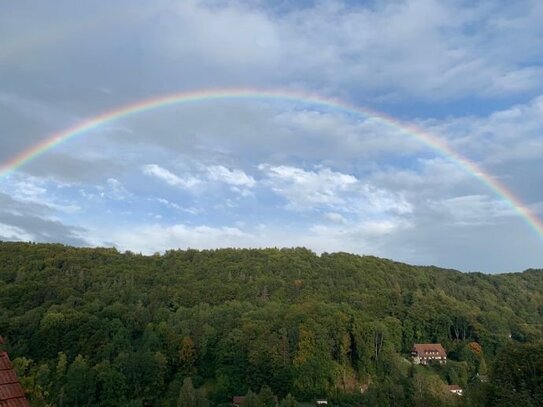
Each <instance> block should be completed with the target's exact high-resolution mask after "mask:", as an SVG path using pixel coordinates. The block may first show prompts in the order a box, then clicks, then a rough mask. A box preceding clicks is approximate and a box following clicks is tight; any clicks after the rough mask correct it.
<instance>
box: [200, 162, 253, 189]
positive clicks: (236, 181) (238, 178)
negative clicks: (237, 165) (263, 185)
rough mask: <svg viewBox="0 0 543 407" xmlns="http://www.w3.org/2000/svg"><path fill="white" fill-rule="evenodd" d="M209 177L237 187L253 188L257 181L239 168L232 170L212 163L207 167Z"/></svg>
mask: <svg viewBox="0 0 543 407" xmlns="http://www.w3.org/2000/svg"><path fill="white" fill-rule="evenodd" d="M207 177H208V179H210V180H211V181H219V182H224V183H226V184H229V185H233V186H237V187H246V188H252V187H254V185H255V184H256V181H255V179H254V178H253V177H251V176H250V175H247V174H246V173H245V172H244V171H242V170H239V169H233V170H230V169H228V168H226V167H223V166H222V165H212V166H210V167H208V168H207Z"/></svg>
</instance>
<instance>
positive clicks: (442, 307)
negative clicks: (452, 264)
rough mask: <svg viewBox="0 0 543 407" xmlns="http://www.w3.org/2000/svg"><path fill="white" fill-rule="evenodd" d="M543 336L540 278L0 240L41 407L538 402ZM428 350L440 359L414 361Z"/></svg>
mask: <svg viewBox="0 0 543 407" xmlns="http://www.w3.org/2000/svg"><path fill="white" fill-rule="evenodd" d="M542 327H543V270H528V271H525V272H523V273H512V274H501V275H487V274H481V273H461V272H458V271H453V270H444V269H439V268H436V267H415V266H409V265H406V264H402V263H397V262H393V261H389V260H383V259H379V258H376V257H370V256H355V255H350V254H345V253H334V254H322V255H321V256H317V255H316V254H314V253H313V252H311V251H309V250H307V249H303V248H298V249H262V250H241V249H239V250H238V249H235V250H234V249H222V250H206V251H196V250H185V251H169V252H167V253H165V254H164V255H153V256H142V255H136V254H133V253H128V252H127V253H119V252H118V251H116V250H114V249H87V248H73V247H67V246H62V245H45V244H26V243H0V335H3V336H4V337H5V338H6V339H7V342H8V345H7V347H8V350H9V352H10V355H11V357H12V358H14V359H15V364H16V365H17V368H18V370H19V373H20V375H21V377H22V381H23V385H24V386H25V387H26V389H27V391H28V392H29V395H30V397H31V398H32V400H33V403H34V405H64V406H71V405H73V406H76V405H97V406H115V405H119V406H147V405H149V406H159V405H165V406H170V405H171V406H175V405H182V404H183V403H182V401H181V398H180V387H181V384H182V382H183V380H184V379H185V378H186V377H191V378H192V382H193V384H194V386H195V387H199V388H200V393H198V394H202V395H203V394H205V397H207V398H208V399H209V400H210V401H211V403H212V404H213V405H215V404H220V403H225V402H228V401H229V400H230V399H231V397H232V396H234V395H243V394H246V393H247V392H248V391H249V390H250V389H252V390H253V391H255V392H259V391H261V389H263V388H264V389H265V390H269V389H267V387H266V386H269V387H271V390H272V391H273V392H274V393H275V394H276V395H277V396H278V397H279V399H282V398H283V397H285V396H286V395H287V393H291V394H292V395H293V396H294V397H295V398H296V399H298V400H300V401H301V400H303V401H310V400H314V399H315V398H317V397H327V398H329V399H330V400H333V401H336V402H342V403H347V404H351V405H383V406H387V405H397V406H401V405H406V406H407V405H426V406H431V405H436V406H437V405H509V404H500V403H513V402H524V403H525V404H526V403H532V404H526V405H534V406H537V405H543V404H541V403H543V401H542V400H543V398H539V403H540V404H537V403H538V401H537V397H543V395H542V394H540V393H537V389H538V388H539V389H540V390H539V392H541V388H543V381H542V377H543V347H542V345H541V339H542V333H543V329H542ZM426 342H440V343H441V344H442V345H443V346H444V348H445V349H446V350H447V352H448V355H449V361H448V363H447V364H446V365H445V366H430V367H421V366H413V365H412V364H411V363H410V362H409V357H408V356H409V351H410V349H411V347H412V345H413V344H414V343H426ZM511 355H514V361H513V360H510V359H511V358H512V356H511ZM526 355H530V356H529V357H528V358H526V357H525V356H526ZM534 358H535V360H534ZM537 358H539V359H537ZM523 360H524V361H526V363H529V365H526V366H524V365H522V361H523ZM519 363H520V364H521V365H519ZM530 363H531V364H530ZM496 366H499V369H497V368H495V367H496ZM534 366H535V367H534ZM524 369H526V375H525V376H526V377H525V376H524ZM534 369H535V370H534ZM537 369H539V370H537ZM528 372H529V373H528ZM534 372H535V373H536V374H535V376H534ZM487 377H488V378H489V380H486V378H487ZM481 379H482V380H481ZM445 384H459V385H461V386H462V387H463V388H464V389H465V395H464V396H463V397H458V396H453V395H451V393H450V392H448V391H447V390H446V387H444V386H445ZM538 386H539V387H538ZM534 389H535V390H534ZM182 393H183V392H181V395H182ZM202 397H203V396H202ZM514 397H517V398H514ZM289 400H291V399H290V398H289ZM533 400H536V401H535V402H533ZM178 403H181V404H178ZM534 403H535V404H534Z"/></svg>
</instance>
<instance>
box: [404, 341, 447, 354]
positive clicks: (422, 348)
mask: <svg viewBox="0 0 543 407" xmlns="http://www.w3.org/2000/svg"><path fill="white" fill-rule="evenodd" d="M412 352H417V354H418V355H419V356H426V355H432V354H434V353H437V354H438V355H440V356H447V352H446V351H445V349H444V348H443V346H441V344H440V343H416V344H415V345H413V349H412Z"/></svg>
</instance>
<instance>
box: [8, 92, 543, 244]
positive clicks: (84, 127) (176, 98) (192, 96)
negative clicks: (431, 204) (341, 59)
mask: <svg viewBox="0 0 543 407" xmlns="http://www.w3.org/2000/svg"><path fill="white" fill-rule="evenodd" d="M227 99H255V100H256V99H264V100H280V101H290V102H295V103H300V104H304V105H312V106H315V107H321V108H328V109H335V110H340V111H343V112H346V113H350V114H356V115H363V116H364V117H371V118H374V119H377V120H379V121H380V122H381V123H383V124H385V125H387V126H389V127H392V128H395V129H397V130H400V131H401V132H402V133H404V134H406V135H409V136H411V137H413V138H415V139H417V140H419V141H420V142H422V143H424V144H426V145H427V146H429V147H430V148H432V149H433V150H435V151H436V152H438V153H439V154H441V155H444V156H446V157H447V158H448V159H450V160H451V161H453V162H455V163H456V164H457V165H459V166H460V167H462V168H463V169H464V170H465V171H467V172H468V173H470V174H471V175H473V176H474V177H475V178H477V179H478V180H479V181H481V182H482V183H483V184H485V185H486V186H487V187H488V188H489V189H490V190H492V191H493V192H494V193H495V194H496V195H498V196H499V197H501V198H502V199H503V200H505V201H506V202H508V203H509V205H510V206H511V207H512V208H514V209H515V211H516V212H518V214H519V215H520V216H521V217H522V218H523V219H524V220H525V221H526V222H527V223H528V225H529V226H530V227H532V228H533V229H534V231H535V232H536V233H537V234H538V235H539V237H540V238H541V239H543V221H542V220H541V219H539V218H538V217H537V216H536V215H535V213H533V212H532V211H531V210H530V209H529V208H527V207H526V205H525V204H524V203H523V202H522V201H521V200H520V199H519V198H517V197H516V196H515V195H514V194H513V193H512V192H511V191H510V190H509V189H508V188H507V187H506V186H505V185H504V184H502V183H501V182H499V181H498V180H497V179H495V178H494V177H493V176H492V175H491V174H488V173H485V172H484V171H483V170H482V169H481V168H480V167H478V166H477V165H476V164H475V163H473V162H472V161H470V160H468V159H467V158H465V157H462V156H461V155H460V154H458V153H457V152H456V151H454V150H453V149H452V148H451V147H450V146H448V145H447V144H446V143H445V142H444V141H442V140H440V139H439V138H437V137H436V136H434V135H432V134H430V133H428V132H426V131H425V130H423V129H421V128H419V127H417V126H415V125H412V124H407V123H403V122H401V121H399V120H397V119H395V118H393V117H391V116H389V115H386V114H384V113H381V112H377V111H374V110H371V109H368V108H362V107H358V106H354V105H351V104H349V103H346V102H343V101H340V100H336V99H328V98H324V97H322V96H317V95H311V94H305V93H302V92H289V91H277V90H264V89H248V88H233V89H208V90H197V91H190V92H180V93H174V94H170V95H165V96H159V97H156V98H151V99H146V100H142V101H138V102H136V103H132V104H129V105H125V106H122V107H120V108H117V109H114V110H111V111H108V112H105V113H103V114H101V115H98V116H95V117H92V118H90V119H87V120H85V121H83V122H81V123H79V124H77V125H75V126H73V127H70V128H68V129H66V130H63V131H61V132H58V133H55V134H52V135H50V136H49V137H47V138H46V139H45V140H43V141H42V142H41V143H39V144H36V145H34V146H33V147H31V148H29V149H28V150H25V151H23V152H21V153H20V154H18V155H17V156H15V157H13V158H12V159H10V160H9V161H7V162H6V163H4V164H2V165H1V166H0V177H2V176H5V175H6V174H8V173H10V172H12V171H14V170H16V169H18V168H20V167H22V166H23V165H24V164H26V163H28V162H30V161H32V160H33V159H34V158H36V157H38V156H40V155H42V154H44V153H46V152H47V151H49V150H51V149H53V148H55V147H56V146H58V145H59V144H61V143H63V142H65V141H68V140H70V139H72V138H75V137H78V136H81V135H83V134H85V133H87V132H89V131H90V130H93V129H96V128H98V127H100V126H102V125H104V124H106V123H110V122H113V121H115V120H118V119H121V118H124V117H127V116H132V115H136V114H139V113H143V112H148V111H151V110H157V109H160V108H163V107H166V106H172V105H182V104H189V103H196V102H206V101H214V100H227Z"/></svg>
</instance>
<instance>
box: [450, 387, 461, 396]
mask: <svg viewBox="0 0 543 407" xmlns="http://www.w3.org/2000/svg"><path fill="white" fill-rule="evenodd" d="M447 388H448V389H449V391H450V392H451V393H454V394H456V395H458V396H461V395H462V387H460V386H459V385H457V384H449V385H448V386H447Z"/></svg>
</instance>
